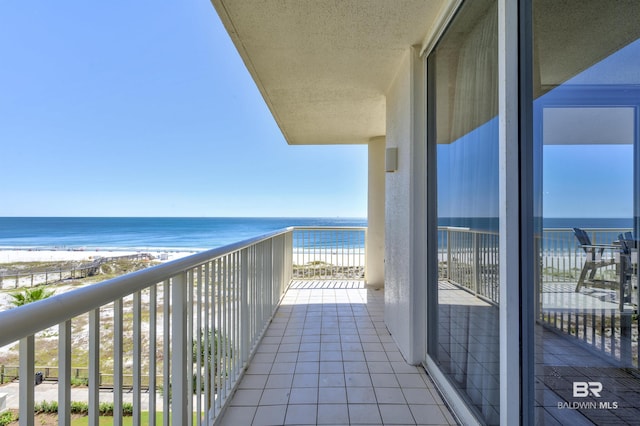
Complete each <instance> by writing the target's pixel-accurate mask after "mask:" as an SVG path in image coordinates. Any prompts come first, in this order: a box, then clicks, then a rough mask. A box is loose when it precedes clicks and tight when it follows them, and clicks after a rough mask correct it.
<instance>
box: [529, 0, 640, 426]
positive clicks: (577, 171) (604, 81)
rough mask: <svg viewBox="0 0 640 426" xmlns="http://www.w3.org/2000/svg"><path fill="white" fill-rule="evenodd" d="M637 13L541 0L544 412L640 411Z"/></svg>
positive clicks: (638, 7)
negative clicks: (639, 356) (639, 366)
mask: <svg viewBox="0 0 640 426" xmlns="http://www.w3.org/2000/svg"><path fill="white" fill-rule="evenodd" d="M638 16H640V2H637V1H616V2H602V1H593V0H586V1H581V2H558V1H553V0H534V1H533V51H534V58H533V76H534V81H533V95H534V104H533V111H534V116H533V127H534V150H535V155H534V170H535V176H534V179H535V182H534V188H535V191H536V193H535V194H534V195H535V197H534V199H535V202H536V205H535V211H534V216H535V217H536V221H535V223H536V224H537V229H536V235H535V237H536V238H535V247H534V250H533V253H534V254H535V258H534V264H535V265H539V266H540V269H539V271H538V275H537V276H536V278H535V295H536V298H535V299H536V300H535V309H534V312H535V319H534V320H535V325H534V329H535V351H536V352H535V372H534V374H535V377H534V378H533V380H534V383H535V385H534V386H535V402H534V405H535V416H536V423H537V424H637V422H638V419H640V410H639V409H638V408H639V407H640V404H639V403H638V401H640V399H639V397H640V392H639V391H638V389H640V380H639V379H638V377H640V376H639V375H638V374H639V371H638V353H639V352H638V350H639V349H638V328H639V327H638V325H639V319H638V279H637V273H638V235H639V232H638V231H639V230H640V227H639V221H638V216H639V214H640V210H639V209H638V205H639V203H640V199H639V195H638V194H639V190H640V186H639V185H638V176H639V173H638V152H639V139H638V132H639V130H638V116H639V115H638V111H639V108H640V40H639V37H640V25H638Z"/></svg>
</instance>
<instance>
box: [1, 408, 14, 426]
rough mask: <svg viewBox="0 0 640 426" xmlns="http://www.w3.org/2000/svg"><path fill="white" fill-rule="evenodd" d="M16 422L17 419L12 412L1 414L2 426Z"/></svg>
mask: <svg viewBox="0 0 640 426" xmlns="http://www.w3.org/2000/svg"><path fill="white" fill-rule="evenodd" d="M14 420H15V417H14V415H13V413H12V412H11V411H5V412H4V413H0V426H7V425H8V424H9V423H11V422H12V421H14Z"/></svg>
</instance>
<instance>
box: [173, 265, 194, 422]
mask: <svg viewBox="0 0 640 426" xmlns="http://www.w3.org/2000/svg"><path fill="white" fill-rule="evenodd" d="M172 281H173V285H172V287H173V289H172V290H173V291H172V292H171V308H172V311H173V312H172V318H171V337H172V339H171V344H172V348H171V349H172V350H171V412H172V418H171V424H174V425H186V424H187V421H188V417H189V415H190V414H189V413H188V412H187V407H188V402H187V398H189V397H190V396H189V395H188V394H187V393H188V392H187V388H188V387H187V380H189V378H188V377H187V343H188V342H187V278H186V272H183V273H180V274H179V275H176V276H175V277H173V278H172Z"/></svg>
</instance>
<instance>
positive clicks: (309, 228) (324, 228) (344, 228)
mask: <svg viewBox="0 0 640 426" xmlns="http://www.w3.org/2000/svg"><path fill="white" fill-rule="evenodd" d="M292 228H293V230H294V231H314V230H322V231H363V230H365V229H367V227H366V226H293V227H292Z"/></svg>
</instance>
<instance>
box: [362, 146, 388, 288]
mask: <svg viewBox="0 0 640 426" xmlns="http://www.w3.org/2000/svg"><path fill="white" fill-rule="evenodd" d="M368 151H369V155H368V157H369V190H368V208H367V222H368V223H367V227H368V228H367V250H366V252H367V272H366V279H367V285H368V286H371V287H375V288H380V287H383V286H384V231H385V222H384V209H385V206H384V198H385V195H384V191H385V172H384V154H385V138H384V136H379V137H375V138H372V139H371V140H370V141H369V150H368Z"/></svg>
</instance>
